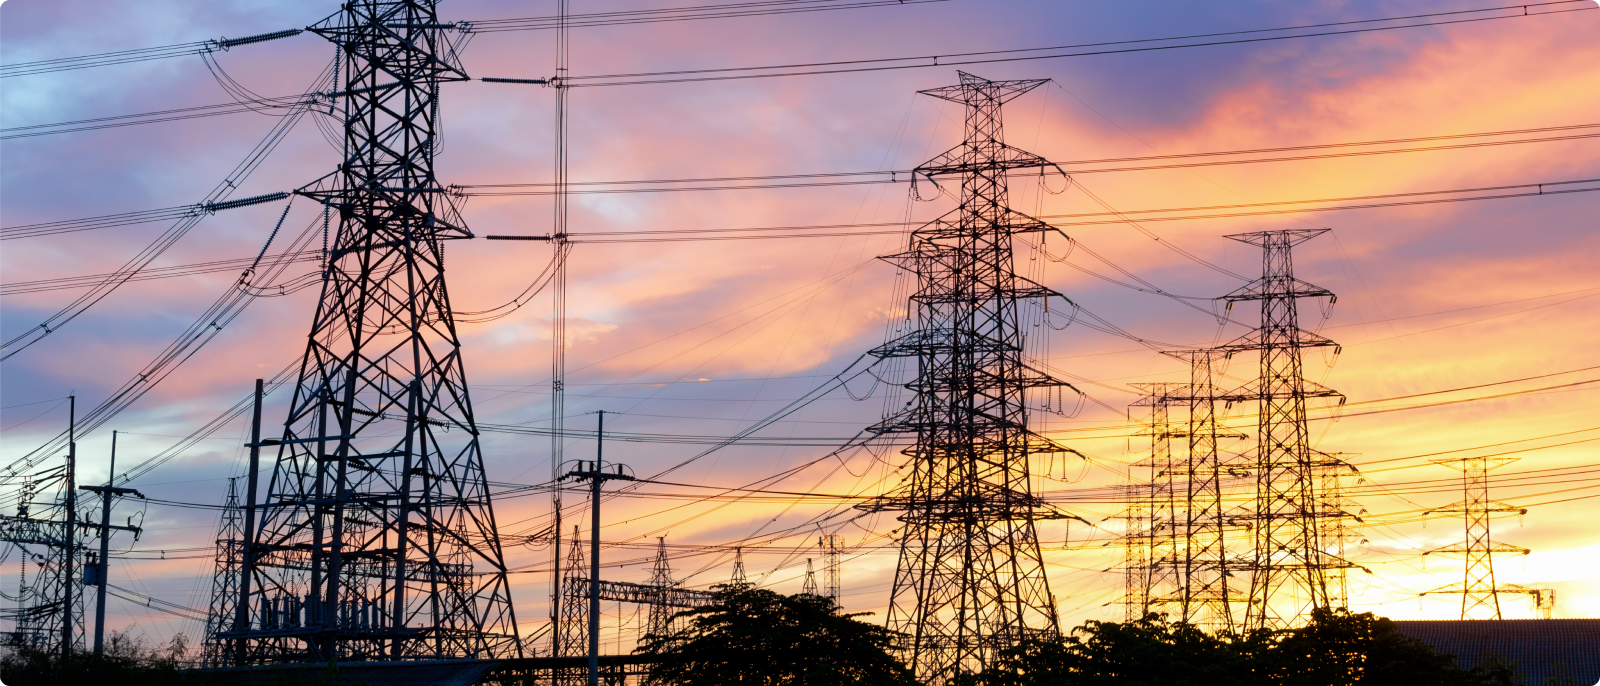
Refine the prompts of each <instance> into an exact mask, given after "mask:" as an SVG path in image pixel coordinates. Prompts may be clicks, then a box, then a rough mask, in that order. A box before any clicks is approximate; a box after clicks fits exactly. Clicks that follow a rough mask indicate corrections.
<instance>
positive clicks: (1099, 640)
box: [956, 609, 1516, 686]
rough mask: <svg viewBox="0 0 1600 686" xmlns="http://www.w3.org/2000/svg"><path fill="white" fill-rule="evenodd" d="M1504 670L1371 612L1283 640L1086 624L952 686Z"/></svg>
mask: <svg viewBox="0 0 1600 686" xmlns="http://www.w3.org/2000/svg"><path fill="white" fill-rule="evenodd" d="M1515 684H1516V680H1515V679H1514V677H1513V674H1512V672H1511V670H1510V669H1509V668H1507V667H1505V666H1503V665H1499V666H1492V667H1488V668H1475V669H1470V670H1469V669H1462V668H1461V667H1459V666H1457V665H1456V662H1455V659H1454V658H1452V657H1451V656H1449V655H1440V654H1438V653H1437V652H1435V651H1434V650H1433V648H1432V647H1430V646H1428V645H1427V644H1425V643H1422V642H1420V641H1417V640H1414V639H1411V638H1408V637H1406V636H1405V635H1403V634H1401V633H1400V632H1399V630H1398V629H1397V628H1396V627H1395V624H1394V622H1392V621H1390V620H1388V619H1386V618H1383V617H1378V616H1375V615H1373V614H1372V613H1370V612H1368V613H1361V614H1353V613H1350V612H1348V611H1345V610H1326V609H1323V610H1317V611H1315V612H1314V613H1313V616H1312V618H1311V622H1310V623H1309V624H1307V625H1306V626H1304V627H1301V628H1299V629H1292V630H1287V631H1257V632H1252V633H1249V634H1245V635H1239V634H1231V633H1223V634H1207V633H1206V632H1204V631H1201V630H1200V629H1198V628H1196V627H1194V626H1192V625H1189V624H1185V623H1182V622H1168V621H1167V620H1166V618H1165V617H1163V616H1160V615H1154V614H1152V615H1149V616H1146V617H1145V618H1143V619H1141V620H1139V621H1135V622H1127V623H1120V624H1119V623H1115V622H1095V621H1090V622H1088V623H1086V624H1084V625H1083V626H1081V627H1078V628H1077V629H1074V630H1073V631H1072V633H1071V634H1070V635H1067V636H1062V637H1058V638H1053V639H1049V640H1042V641H1035V642H1030V643H1026V644H1023V645H1019V646H1016V647H1014V648H1012V649H1009V650H1007V651H1004V652H1003V653H1002V654H1001V656H1000V659H999V660H997V661H995V663H994V664H992V665H991V666H990V668H989V669H987V670H984V671H983V672H982V673H979V674H975V675H970V676H967V677H963V678H961V679H960V680H958V681H957V682H956V686H1112V685H1115V686H1157V685H1159V686H1352V685H1353V686H1515Z"/></svg>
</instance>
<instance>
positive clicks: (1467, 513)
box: [1422, 457, 1554, 619]
mask: <svg viewBox="0 0 1600 686" xmlns="http://www.w3.org/2000/svg"><path fill="white" fill-rule="evenodd" d="M1517 459H1518V458H1515V457H1468V458H1462V459H1455V460H1433V463H1434V464H1438V465H1443V466H1446V467H1450V468H1452V469H1457V470H1460V471H1461V488H1462V491H1463V492H1464V493H1463V495H1464V496H1465V497H1464V498H1463V499H1462V500H1461V502H1458V503H1455V504H1453V505H1449V506H1447V507H1442V508H1438V509H1436V510H1430V511H1429V514H1431V513H1433V512H1459V513H1461V519H1462V522H1463V523H1464V524H1465V525H1466V527H1465V528H1466V538H1465V539H1464V540H1462V541H1461V542H1460V543H1453V544H1450V545H1447V546H1444V547H1442V548H1435V549H1433V550H1430V551H1428V552H1426V553H1423V554H1424V555H1433V554H1436V553H1445V554H1454V555H1462V556H1465V557H1466V570H1465V572H1466V573H1465V575H1464V577H1463V578H1462V580H1461V583H1458V584H1450V585H1449V586H1445V587H1442V588H1436V589H1434V590H1431V591H1427V592H1426V593H1423V594H1422V595H1428V594H1429V593H1433V594H1446V593H1449V594H1460V595H1461V618H1462V619H1500V618H1501V616H1500V594H1502V593H1517V594H1523V593H1526V594H1529V595H1532V596H1533V597H1534V605H1535V608H1536V609H1541V610H1546V609H1547V606H1546V605H1545V603H1544V602H1543V601H1544V594H1546V593H1552V592H1550V591H1547V590H1545V589H1533V588H1528V587H1526V586H1518V585H1516V584H1500V585H1496V584H1495V581H1494V554H1495V553H1516V554H1518V555H1527V554H1528V553H1529V552H1532V551H1530V550H1528V549H1527V548H1523V547H1520V546H1515V545H1511V544H1509V543H1499V542H1496V541H1495V540H1493V539H1491V538H1490V537H1489V518H1490V517H1492V516H1494V515H1495V514H1496V513H1500V514H1526V513H1527V510H1525V509H1522V508H1519V507H1517V506H1515V505H1508V504H1506V503H1502V502H1497V501H1493V500H1490V499H1489V470H1491V469H1494V468H1496V467H1501V466H1504V465H1507V464H1511V463H1512V462H1516V461H1517ZM1551 598H1552V601H1551V603H1550V604H1551V605H1553V604H1554V602H1553V598H1554V596H1553V595H1552V596H1551Z"/></svg>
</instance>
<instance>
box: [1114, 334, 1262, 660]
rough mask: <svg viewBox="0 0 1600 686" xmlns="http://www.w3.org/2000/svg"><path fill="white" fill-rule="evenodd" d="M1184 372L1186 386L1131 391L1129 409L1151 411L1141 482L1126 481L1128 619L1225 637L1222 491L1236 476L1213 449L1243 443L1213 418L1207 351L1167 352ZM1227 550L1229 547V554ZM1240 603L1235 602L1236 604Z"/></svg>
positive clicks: (1234, 594)
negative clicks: (1228, 441)
mask: <svg viewBox="0 0 1600 686" xmlns="http://www.w3.org/2000/svg"><path fill="white" fill-rule="evenodd" d="M1168 354H1169V355H1171V356H1172V357H1174V358H1177V359H1180V360H1183V361H1184V362H1185V363H1187V364H1188V365H1189V366H1190V380H1189V382H1188V383H1146V384H1133V387H1134V388H1136V389H1138V390H1139V391H1140V392H1141V393H1142V394H1143V396H1142V397H1141V398H1140V399H1139V400H1138V401H1136V402H1135V403H1134V406H1135V407H1140V408H1149V412H1150V414H1149V418H1148V420H1147V422H1146V425H1145V426H1144V427H1143V428H1142V429H1140V432H1139V433H1140V434H1142V435H1147V436H1149V437H1150V442H1151V450H1150V457H1149V458H1148V459H1146V460H1143V461H1141V462H1139V463H1136V464H1135V465H1133V468H1135V469H1138V470H1144V471H1148V473H1149V478H1148V479H1137V480H1134V481H1131V482H1130V487H1131V488H1132V489H1133V491H1132V492H1131V493H1130V501H1129V510H1128V512H1129V514H1128V516H1127V519H1128V520H1129V522H1128V527H1127V529H1126V531H1127V533H1126V537H1125V538H1126V540H1125V546H1126V551H1127V558H1126V560H1127V561H1126V563H1125V568H1126V569H1125V571H1124V574H1125V584H1126V590H1125V598H1126V600H1125V604H1126V617H1127V619H1129V620H1133V619H1138V618H1139V617H1141V616H1143V615H1144V614H1147V613H1150V612H1157V613H1163V614H1166V615H1167V616H1168V617H1170V618H1171V619H1173V620H1178V621H1184V622H1188V623H1191V624H1195V625H1199V626H1204V627H1207V628H1211V629H1219V630H1220V629H1231V628H1233V626H1234V622H1235V619H1236V618H1235V616H1234V611H1233V606H1234V605H1235V604H1236V603H1235V601H1242V600H1243V599H1244V595H1243V593H1242V592H1241V591H1240V590H1239V589H1237V588H1234V586H1235V585H1237V584H1235V583H1233V581H1232V572H1230V571H1229V569H1230V568H1231V567H1233V566H1235V565H1237V564H1238V561H1239V551H1238V550H1237V542H1236V541H1230V536H1235V535H1236V534H1237V532H1238V531H1239V530H1240V529H1239V527H1238V526H1237V524H1234V523H1232V522H1234V521H1236V520H1237V516H1238V514H1239V512H1238V511H1237V508H1235V507H1233V506H1232V505H1231V504H1230V501H1229V500H1228V493H1227V490H1226V489H1225V488H1224V487H1223V481H1224V478H1225V477H1227V476H1228V475H1229V472H1233V473H1235V474H1237V473H1241V472H1239V470H1238V469H1237V468H1236V467H1235V466H1234V465H1232V464H1231V460H1229V459H1226V457H1225V455H1224V453H1223V451H1222V450H1221V449H1220V446H1219V444H1218V441H1220V440H1221V439H1224V438H1233V439H1242V438H1245V437H1246V436H1244V435H1243V434H1239V433H1236V432H1233V431H1228V430H1225V429H1224V428H1223V427H1222V426H1221V424H1220V422H1219V419H1218V417H1217V408H1216V405H1217V400H1218V395H1217V392H1216V389H1215V386H1214V385H1213V381H1212V375H1213V365H1214V364H1216V363H1217V362H1218V361H1219V360H1220V358H1221V357H1222V353H1219V352H1217V351H1214V350H1187V351H1174V352H1170V353H1168ZM1230 542H1231V543H1232V545H1230ZM1238 604H1242V603H1238Z"/></svg>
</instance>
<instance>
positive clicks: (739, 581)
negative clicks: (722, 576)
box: [728, 548, 750, 586]
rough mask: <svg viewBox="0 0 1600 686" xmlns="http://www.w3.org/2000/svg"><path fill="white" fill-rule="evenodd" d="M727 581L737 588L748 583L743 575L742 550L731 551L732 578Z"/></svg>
mask: <svg viewBox="0 0 1600 686" xmlns="http://www.w3.org/2000/svg"><path fill="white" fill-rule="evenodd" d="M728 581H729V582H731V583H733V584H735V585H738V586H743V585H745V584H748V583H750V579H749V578H747V577H746V576H745V573H744V548H734V549H733V577H732V578H730V579H729V580H728Z"/></svg>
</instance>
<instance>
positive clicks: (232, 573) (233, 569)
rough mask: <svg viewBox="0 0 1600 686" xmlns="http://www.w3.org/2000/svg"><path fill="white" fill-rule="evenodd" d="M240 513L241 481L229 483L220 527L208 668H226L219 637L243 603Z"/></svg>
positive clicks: (205, 650) (209, 610)
mask: <svg viewBox="0 0 1600 686" xmlns="http://www.w3.org/2000/svg"><path fill="white" fill-rule="evenodd" d="M243 519H244V518H243V516H242V514H241V512H240V509H239V479H238V478H237V477H236V478H232V479H228V497H227V499H226V500H224V501H223V503H222V517H221V519H220V521H219V522H218V525H217V539H216V545H217V552H216V556H217V557H216V562H215V566H214V571H213V572H212V575H211V604H210V605H207V606H206V640H205V643H204V645H202V646H201V652H200V660H201V663H202V664H204V665H205V666H207V667H218V666H221V665H223V664H224V656H225V651H226V646H225V645H223V643H224V642H223V641H222V640H220V639H218V638H217V636H218V635H219V634H221V633H222V632H224V631H227V630H228V627H229V626H230V625H231V624H232V623H233V618H234V614H235V607H234V604H235V603H237V602H238V601H239V568H240V564H241V563H242V562H243V560H244V524H243Z"/></svg>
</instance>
